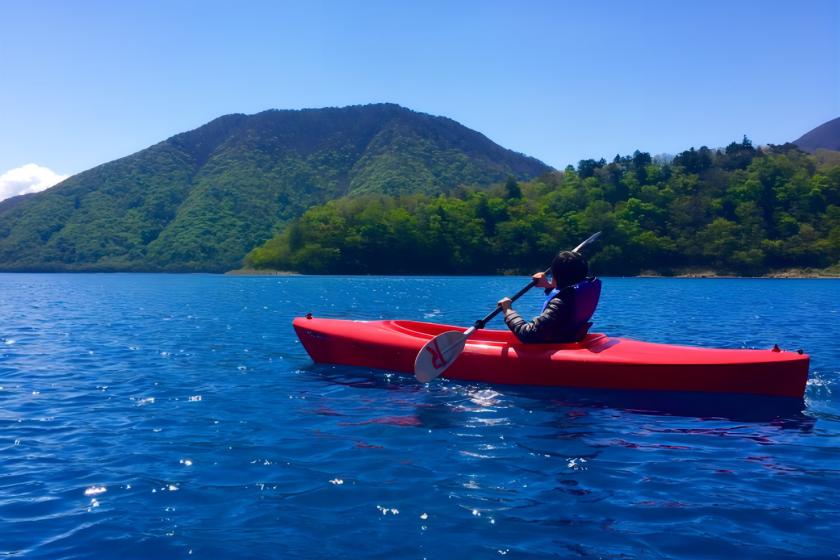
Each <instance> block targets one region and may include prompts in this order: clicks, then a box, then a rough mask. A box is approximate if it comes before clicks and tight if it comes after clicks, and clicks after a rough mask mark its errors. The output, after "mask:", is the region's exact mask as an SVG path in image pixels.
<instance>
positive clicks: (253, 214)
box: [0, 104, 550, 272]
mask: <svg viewBox="0 0 840 560" xmlns="http://www.w3.org/2000/svg"><path fill="white" fill-rule="evenodd" d="M549 169H550V168H549V167H548V166H546V165H545V164H543V163H542V162H540V161H538V160H536V159H533V158H529V157H526V156H524V155H522V154H518V153H515V152H512V151H510V150H506V149H504V148H502V147H501V146H498V145H497V144H495V143H493V142H492V141H490V140H489V139H488V138H486V137H485V136H483V135H481V134H479V133H478V132H475V131H473V130H470V129H468V128H466V127H464V126H462V125H460V124H458V123H457V122H455V121H453V120H451V119H447V118H444V117H435V116H431V115H426V114H423V113H417V112H414V111H411V110H408V109H405V108H403V107H399V106H397V105H392V104H380V105H366V106H354V107H344V108H329V109H306V110H300V111H266V112H263V113H259V114H256V115H227V116H224V117H221V118H218V119H216V120H214V121H212V122H210V123H208V124H206V125H204V126H202V127H200V128H198V129H196V130H193V131H190V132H186V133H183V134H179V135H177V136H173V137H172V138H170V139H168V140H166V141H164V142H161V143H159V144H156V145H154V146H152V147H150V148H147V149H145V150H143V151H140V152H138V153H136V154H133V155H130V156H128V157H125V158H122V159H119V160H116V161H113V162H110V163H106V164H104V165H101V166H99V167H96V168H94V169H91V170H89V171H85V172H83V173H80V174H78V175H75V176H73V177H71V178H69V179H67V180H66V181H64V182H62V183H60V184H59V185H57V186H55V187H53V188H51V189H49V190H47V191H44V192H42V193H38V194H32V195H26V196H23V197H16V198H13V199H9V200H6V201H4V202H2V203H0V270H147V271H213V272H219V271H225V270H229V269H231V268H236V267H238V266H240V264H241V262H242V258H243V256H244V255H245V254H246V253H247V252H248V251H249V250H250V249H252V248H253V247H254V246H256V245H259V244H261V243H263V242H264V241H265V240H267V239H269V238H271V236H272V235H273V233H274V232H275V231H276V229H277V228H278V227H279V226H280V225H281V224H283V223H284V222H285V221H287V220H289V219H291V218H294V217H296V216H299V215H300V214H301V213H302V212H303V211H304V210H306V209H307V208H309V207H310V206H312V205H314V204H320V203H323V202H325V201H327V200H331V199H334V198H337V197H342V196H351V197H353V196H360V195H365V194H372V193H379V194H389V195H399V194H404V193H425V194H428V195H435V194H438V193H443V192H448V191H450V190H451V189H453V188H455V187H457V186H459V185H476V186H481V185H489V184H491V183H494V182H497V181H502V180H504V178H505V177H507V176H508V175H514V176H516V177H518V178H521V179H529V178H533V177H535V176H537V175H539V174H541V173H544V172H546V171H548V170H549Z"/></svg>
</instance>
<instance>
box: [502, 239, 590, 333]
mask: <svg viewBox="0 0 840 560" xmlns="http://www.w3.org/2000/svg"><path fill="white" fill-rule="evenodd" d="M588 274H589V265H588V264H587V262H586V259H584V258H583V256H582V255H581V254H580V253H576V252H574V251H562V252H560V253H558V254H557V256H556V257H554V260H553V261H552V262H551V280H549V279H548V278H546V277H545V274H544V273H542V272H538V273H537V274H534V275H533V276H532V278H533V280H534V285H535V286H537V287H539V288H544V289H545V293H546V301H545V304H544V305H543V309H542V313H540V315H539V316H537V317H535V318H534V320H533V321H525V320H524V319H523V318H522V317H520V316H519V314H518V313H517V312H516V311H514V310H513V308H512V307H511V305H512V301H511V299H510V298H504V299H502V300H500V301H499V303H498V305H499V307H501V308H502V312H503V313H504V317H505V323H506V324H507V326H508V328H509V329H510V330H511V331H513V333H514V334H515V335H516V337H517V338H518V339H519V340H520V341H521V342H524V343H547V342H555V343H556V342H577V341H579V340H581V339H583V337H585V336H586V333H587V332H588V331H589V327H590V326H591V325H592V324H591V323H589V319H590V318H591V317H592V314H593V313H594V312H595V308H596V307H597V305H598V298H599V297H600V295H601V281H600V280H598V279H597V278H587V275H588Z"/></svg>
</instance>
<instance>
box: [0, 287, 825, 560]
mask: <svg viewBox="0 0 840 560" xmlns="http://www.w3.org/2000/svg"><path fill="white" fill-rule="evenodd" d="M521 284H523V279H522V278H496V277H493V278H488V277H480V278H479V277H473V278H382V277H353V278H335V277H329V278H327V277H255V278H248V277H223V276H211V275H142V274H136V275H135V274H114V275H106V274H101V275H96V274H90V275H61V274H59V275H46V274H45V275H28V274H0V556H12V557H17V556H21V557H26V558H50V559H53V558H89V557H94V556H96V557H100V558H115V557H119V558H123V559H126V558H149V557H157V558H197V557H198V558H224V557H238V558H318V557H365V558H389V559H392V558H395V557H401V558H402V557H405V558H430V559H431V558H453V557H458V558H503V557H504V558H545V557H552V556H554V557H558V558H573V557H579V556H583V557H590V556H592V557H608V558H615V557H618V558H628V557H630V558H633V557H639V558H649V557H660V558H662V557H679V558H720V557H749V558H768V557H809V558H834V557H836V556H837V555H838V554H840V538H838V534H840V476H838V475H840V396H838V392H840V342H838V340H840V281H837V280H669V279H615V278H607V279H605V280H604V293H603V296H602V301H601V305H600V307H599V310H598V312H597V313H596V316H595V328H594V329H593V330H594V331H598V332H606V333H608V334H611V335H616V336H629V337H633V338H639V339H645V340H650V341H658V342H669V343H686V344H699V345H707V346H721V347H736V348H740V347H757V348H769V347H771V346H772V345H773V344H774V343H779V344H780V345H781V346H782V347H785V348H789V349H797V348H803V349H805V351H806V352H808V353H809V354H810V355H811V358H812V362H811V374H810V375H811V380H810V382H809V385H808V389H807V394H806V398H805V402H804V404H802V405H801V406H797V405H794V406H793V407H790V406H783V407H777V406H776V404H775V403H771V404H770V405H768V404H767V403H766V402H765V401H763V400H761V399H759V400H751V399H736V400H734V401H732V400H731V399H730V400H727V399H720V400H711V401H709V400H703V399H699V400H694V399H685V398H684V397H682V396H678V395H674V396H669V395H660V396H659V397H656V396H649V395H633V394H629V395H620V394H619V395H615V394H608V393H587V392H575V391H569V390H563V389H527V388H521V387H510V386H489V385H480V384H466V383H460V382H452V381H445V380H444V381H437V382H435V383H433V384H431V385H429V386H421V385H418V384H417V383H416V382H415V381H414V380H413V379H412V378H410V377H404V376H400V375H396V374H392V373H388V372H375V371H368V370H363V369H351V368H343V367H332V366H316V365H313V364H312V363H311V361H310V360H309V358H308V356H307V355H306V353H305V351H304V350H303V348H302V346H301V345H300V344H299V343H298V341H297V339H296V337H295V335H294V332H293V330H292V328H291V321H292V318H293V317H295V316H297V315H302V314H305V313H306V312H309V311H311V312H312V313H313V314H315V315H316V316H322V317H340V318H353V319H378V318H406V319H418V320H427V321H434V322H442V323H451V324H461V325H469V324H471V323H472V322H473V321H474V320H475V319H477V318H479V317H481V316H483V315H484V314H485V313H486V312H487V311H489V310H490V309H492V306H493V305H494V304H495V302H496V301H497V300H498V299H499V298H500V297H502V296H503V295H506V294H510V293H512V292H514V291H516V290H517V289H518V288H519V287H520V286H521ZM540 300H541V298H540V296H539V295H538V294H531V295H529V296H526V297H525V298H523V301H522V302H521V303H519V304H518V305H517V306H516V307H517V308H518V309H520V310H523V311H526V314H529V313H527V310H529V308H530V309H531V310H533V312H534V313H535V312H536V310H537V308H538V307H539V306H540V304H541V301H540ZM534 313H530V314H531V315H532V314H534ZM499 325H500V323H496V324H495V326H496V328H498V327H499Z"/></svg>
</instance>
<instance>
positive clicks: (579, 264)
mask: <svg viewBox="0 0 840 560" xmlns="http://www.w3.org/2000/svg"><path fill="white" fill-rule="evenodd" d="M587 274H589V265H588V264H587V263H586V259H584V258H583V255H581V254H579V253H575V252H573V251H561V252H560V253H557V256H556V257H554V260H553V261H551V276H552V277H553V278H554V285H555V286H556V287H557V288H558V289H562V288H565V287H566V286H571V285H573V284H577V283H578V282H582V281H583V280H584V279H585V278H586V275H587Z"/></svg>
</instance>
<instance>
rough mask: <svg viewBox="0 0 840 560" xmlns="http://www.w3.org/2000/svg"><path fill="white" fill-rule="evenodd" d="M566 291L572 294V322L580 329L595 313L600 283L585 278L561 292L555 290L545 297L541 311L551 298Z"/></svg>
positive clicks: (594, 279)
mask: <svg viewBox="0 0 840 560" xmlns="http://www.w3.org/2000/svg"><path fill="white" fill-rule="evenodd" d="M567 290H572V291H573V293H574V295H573V296H572V298H571V301H570V302H569V303H571V305H572V322H573V323H574V324H575V325H578V326H581V327H582V326H583V325H585V324H586V323H588V322H589V319H591V318H592V315H593V314H594V313H595V308H596V307H598V299H599V298H600V297H601V281H600V280H598V279H597V278H587V279H585V280H583V281H582V282H578V283H577V284H573V285H571V286H567V287H565V288H563V289H562V290H558V289H556V288H555V289H553V290H551V291H550V292H549V293H548V295H546V297H545V303H543V306H542V310H543V311H545V308H546V306H548V302H549V301H551V299H552V298H555V297H557V296H559V295H560V293H561V292H566V291H567ZM564 301H565V299H564Z"/></svg>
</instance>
